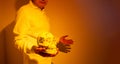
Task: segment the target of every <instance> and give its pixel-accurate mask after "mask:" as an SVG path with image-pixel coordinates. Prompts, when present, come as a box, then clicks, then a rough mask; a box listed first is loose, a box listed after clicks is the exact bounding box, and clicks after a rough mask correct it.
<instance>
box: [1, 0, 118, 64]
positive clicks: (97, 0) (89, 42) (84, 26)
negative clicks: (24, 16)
mask: <svg viewBox="0 0 120 64" xmlns="http://www.w3.org/2000/svg"><path fill="white" fill-rule="evenodd" d="M25 3H27V0H0V64H22V56H21V55H20V53H19V52H18V50H16V49H15V48H14V42H13V37H12V36H13V34H12V28H13V26H14V23H13V21H14V19H15V15H16V14H15V13H16V10H18V8H19V7H20V6H21V5H23V4H25ZM46 13H47V15H48V16H49V18H50V24H51V32H52V33H53V34H54V35H55V36H56V37H60V36H62V35H66V34H67V35H69V37H70V38H72V39H73V40H74V44H73V45H72V49H71V52H70V53H68V54H65V53H59V54H58V55H57V56H56V57H55V58H54V59H53V62H54V64H120V1H119V0H49V3H48V5H47V7H46Z"/></svg>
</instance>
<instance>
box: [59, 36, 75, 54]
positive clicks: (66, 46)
mask: <svg viewBox="0 0 120 64" xmlns="http://www.w3.org/2000/svg"><path fill="white" fill-rule="evenodd" d="M66 37H68V35H65V36H62V37H61V38H60V40H59V43H57V47H58V48H59V51H61V52H64V53H67V52H70V49H71V47H70V46H71V44H73V40H72V39H66Z"/></svg>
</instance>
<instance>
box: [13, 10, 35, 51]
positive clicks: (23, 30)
mask: <svg viewBox="0 0 120 64" xmlns="http://www.w3.org/2000/svg"><path fill="white" fill-rule="evenodd" d="M29 29H30V20H29V18H28V16H27V14H26V12H25V11H22V10H20V11H18V14H17V17H16V24H15V27H14V29H13V32H14V34H15V38H14V40H15V46H16V47H17V48H18V49H19V50H20V51H22V52H24V53H27V52H30V51H31V48H32V46H35V42H33V41H31V39H30V36H29V35H27V34H28V32H29Z"/></svg>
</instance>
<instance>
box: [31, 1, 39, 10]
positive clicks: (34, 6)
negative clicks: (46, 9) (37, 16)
mask: <svg viewBox="0 0 120 64" xmlns="http://www.w3.org/2000/svg"><path fill="white" fill-rule="evenodd" d="M29 4H30V5H31V6H32V7H33V8H38V7H37V6H36V5H34V4H33V3H32V1H31V0H30V1H29Z"/></svg>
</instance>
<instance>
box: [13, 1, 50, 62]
mask: <svg viewBox="0 0 120 64" xmlns="http://www.w3.org/2000/svg"><path fill="white" fill-rule="evenodd" d="M13 32H14V33H15V34H16V36H15V45H16V47H17V48H18V49H19V50H20V51H21V52H22V53H23V57H24V62H23V63H24V64H51V57H42V56H40V55H38V54H35V53H34V52H32V51H31V48H32V46H38V45H37V41H36V39H35V37H37V35H38V34H39V33H40V32H41V33H42V32H49V22H48V18H47V16H46V15H45V13H44V10H41V9H39V8H38V7H37V6H35V5H34V4H33V3H32V2H31V1H30V2H29V3H28V4H26V5H24V6H22V7H21V8H20V9H19V10H18V13H17V17H16V25H15V27H14V30H13ZM33 60H34V61H33Z"/></svg>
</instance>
